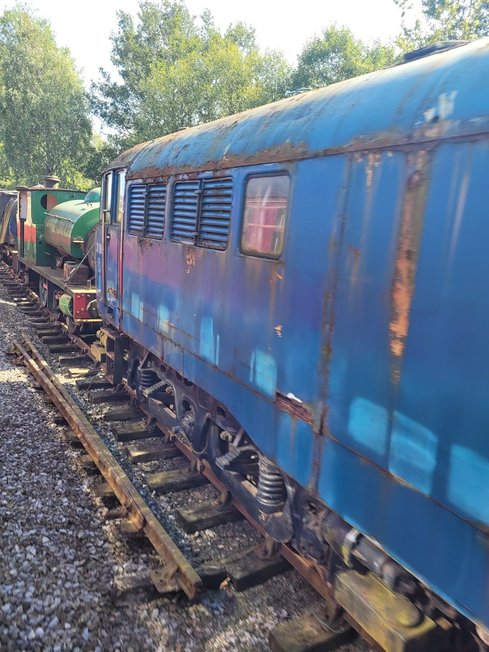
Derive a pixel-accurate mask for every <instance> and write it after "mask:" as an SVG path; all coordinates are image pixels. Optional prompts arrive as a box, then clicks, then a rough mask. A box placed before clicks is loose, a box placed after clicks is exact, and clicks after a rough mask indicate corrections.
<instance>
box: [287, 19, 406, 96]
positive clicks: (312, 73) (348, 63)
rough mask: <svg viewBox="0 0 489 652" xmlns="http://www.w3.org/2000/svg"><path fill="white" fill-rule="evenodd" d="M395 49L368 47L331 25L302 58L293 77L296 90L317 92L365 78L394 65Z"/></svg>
mask: <svg viewBox="0 0 489 652" xmlns="http://www.w3.org/2000/svg"><path fill="white" fill-rule="evenodd" d="M394 59H395V53H394V49H393V48H392V47H390V46H388V45H381V44H380V43H374V44H373V45H372V46H368V45H366V44H365V43H363V42H362V41H361V40H359V39H357V38H355V36H354V35H353V33H352V32H351V30H349V29H348V28H347V27H338V26H336V25H331V26H330V27H328V28H327V29H325V30H324V32H323V33H322V35H321V36H319V37H316V38H313V39H312V40H310V41H309V42H308V43H306V45H305V46H304V48H303V50H302V52H301V53H300V54H299V57H298V63H297V69H296V72H295V74H294V76H293V81H294V84H295V88H297V89H298V88H304V87H310V88H317V87H319V86H328V85H329V84H334V83H335V82H339V81H343V80H344V79H350V78H351V77H356V76H358V75H363V74H365V73H367V72H371V71H373V70H378V69H380V68H384V67H386V66H388V65H390V64H392V63H393V61H394Z"/></svg>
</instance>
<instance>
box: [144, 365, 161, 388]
mask: <svg viewBox="0 0 489 652" xmlns="http://www.w3.org/2000/svg"><path fill="white" fill-rule="evenodd" d="M157 382H158V376H157V375H156V372H154V371H153V370H152V369H140V370H139V385H140V387H141V389H147V388H148V387H151V386H152V385H154V384H155V383H157Z"/></svg>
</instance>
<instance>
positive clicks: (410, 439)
mask: <svg viewBox="0 0 489 652" xmlns="http://www.w3.org/2000/svg"><path fill="white" fill-rule="evenodd" d="M437 449H438V438H437V437H436V435H434V434H433V432H432V431H431V430H428V428H426V427H425V426H423V425H421V424H420V423H418V422H417V421H413V419H410V418H409V417H407V416H405V415H404V414H401V413H400V412H395V413H394V421H393V424H392V436H391V449H390V455H389V470H390V471H391V473H394V474H395V475H397V476H399V477H400V478H401V479H402V480H405V481H406V482H408V483H409V484H411V485H413V487H417V488H418V489H419V490H420V491H423V492H424V493H425V494H429V493H430V491H431V487H432V485H433V473H434V470H435V467H436V454H437Z"/></svg>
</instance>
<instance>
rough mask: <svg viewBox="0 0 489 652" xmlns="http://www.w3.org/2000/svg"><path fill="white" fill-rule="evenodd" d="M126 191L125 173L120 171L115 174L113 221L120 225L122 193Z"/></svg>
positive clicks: (122, 202)
mask: <svg viewBox="0 0 489 652" xmlns="http://www.w3.org/2000/svg"><path fill="white" fill-rule="evenodd" d="M125 189H126V171H125V170H121V171H120V172H118V173H117V207H116V213H115V221H116V223H117V224H121V223H122V211H123V208H124V191H125Z"/></svg>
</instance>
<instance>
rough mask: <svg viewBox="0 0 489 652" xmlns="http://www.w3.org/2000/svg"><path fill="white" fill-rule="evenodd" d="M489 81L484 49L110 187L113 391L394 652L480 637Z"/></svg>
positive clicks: (152, 146) (486, 470)
mask: <svg viewBox="0 0 489 652" xmlns="http://www.w3.org/2000/svg"><path fill="white" fill-rule="evenodd" d="M488 72H489V44H488V42H487V41H480V42H476V43H473V44H470V45H467V46H463V47H458V48H455V49H452V50H450V51H447V52H444V53H439V54H435V55H433V56H430V57H425V58H420V59H419V60H415V61H413V62H411V63H408V64H405V65H402V66H397V67H394V68H391V69H389V70H385V71H381V72H377V73H373V74H370V75H367V76H365V77H361V78H358V79H355V80H350V81H348V82H343V83H341V84H337V85H334V86H331V87H328V88H326V89H322V90H319V91H313V92H311V93H307V94H303V95H300V96H296V97H292V98H290V99H287V100H284V101H281V102H278V103H276V104H272V105H269V106H266V107H263V108H259V109H256V110H253V111H249V112H246V113H243V114H240V115H237V116H232V117H230V118H226V119H224V120H220V121H217V122H215V123H211V124H207V125H203V126H200V127H197V128H194V129H189V130H187V131H184V132H179V133H178V134H175V135H172V136H168V137H164V138H162V139H158V140H155V141H152V142H149V143H145V144H143V145H140V146H138V147H136V148H133V149H132V150H129V151H128V152H126V153H125V154H124V155H122V156H121V157H120V158H118V159H117V160H115V161H114V162H113V164H112V165H111V166H110V168H109V169H108V170H107V171H106V173H105V175H104V178H103V195H102V220H101V225H100V232H99V241H98V250H97V260H98V264H97V270H98V282H97V286H98V290H97V292H98V310H99V313H100V315H101V316H102V319H103V320H104V322H105V325H106V329H105V330H106V337H107V338H108V339H109V340H110V341H111V342H112V345H111V346H110V351H111V354H110V355H109V356H108V359H107V365H108V371H109V374H111V375H112V377H113V379H114V382H120V381H121V380H122V379H124V380H125V381H126V382H127V383H128V384H129V385H130V386H131V387H132V388H133V389H134V390H136V391H137V392H138V394H139V396H140V398H141V400H142V401H144V402H145V404H146V407H147V410H148V411H149V412H150V413H151V414H153V415H154V416H155V418H157V419H158V420H160V421H161V422H163V423H165V424H166V425H167V426H168V427H170V428H172V429H173V432H174V433H175V434H176V436H178V437H181V438H182V439H183V440H185V441H186V442H188V443H189V444H190V445H191V446H192V448H193V450H194V452H195V453H196V454H197V455H198V456H201V457H202V458H205V459H206V460H207V461H208V463H209V464H210V465H211V467H212V469H213V471H214V473H215V474H216V475H217V476H218V477H219V479H220V480H221V481H222V482H223V483H224V484H225V485H226V486H227V487H228V489H229V490H230V491H231V493H232V494H233V495H234V496H236V497H237V498H238V499H239V500H240V501H241V502H242V503H244V504H245V505H246V506H247V509H248V511H249V512H250V513H251V514H252V515H253V516H254V518H255V519H256V520H258V521H259V522H260V523H261V524H262V526H263V528H264V529H265V530H266V531H267V532H268V533H269V534H270V536H271V537H272V538H273V539H274V540H276V541H280V542H287V543H289V544H291V545H292V546H293V547H294V548H295V549H296V550H297V551H298V552H300V553H301V554H302V555H304V556H305V557H307V558H308V559H309V560H311V561H312V562H313V563H314V564H316V568H317V571H318V573H319V574H322V576H323V577H327V578H328V581H330V583H331V585H332V587H333V591H334V594H335V597H336V598H337V600H338V602H339V603H340V604H341V605H342V606H343V607H344V608H345V609H347V610H349V611H350V612H351V613H352V614H353V618H354V619H355V620H356V621H357V622H358V623H359V624H360V625H361V626H362V627H363V629H364V630H366V631H367V632H369V633H370V634H371V636H373V637H374V638H376V640H378V641H379V642H380V643H381V644H382V645H383V646H384V647H385V648H386V649H392V650H394V649H395V650H401V649H402V650H404V649H406V650H407V649H422V647H423V646H424V649H436V646H435V643H434V640H435V639H434V638H433V637H436V635H437V633H440V631H441V632H443V633H444V634H445V635H449V636H452V635H453V633H454V631H455V630H456V628H457V627H458V624H457V623H459V622H460V620H464V619H466V620H465V622H466V623H468V626H469V629H471V631H472V632H473V633H474V635H475V636H476V637H478V641H479V643H480V644H481V645H482V641H484V640H485V641H486V642H487V641H488V639H489V635H488V631H489V590H488V587H489V545H488V544H489V540H488V534H487V533H488V526H489V438H488V437H487V427H488V423H489V409H488V402H487V396H488V394H489V374H488V372H487V369H488V367H489V337H488V334H487V333H488V328H489V287H488V285H489V264H488V260H489V258H488V256H487V251H486V249H487V242H488V241H489V220H488V219H487V215H486V214H487V206H488V205H489V183H488V181H487V174H488V170H489V89H488V87H487V83H486V74H487V73H488ZM379 595H380V598H379V597H378V596H379ZM375 596H377V598H378V599H377V603H376V598H375ZM379 602H380V603H382V604H383V605H384V606H385V605H386V604H389V605H391V606H392V610H391V612H390V617H387V616H386V615H385V609H384V611H382V607H378V603H379ZM365 604H368V605H369V606H368V608H366V607H365ZM376 604H377V607H378V608H377V607H376ZM359 605H362V606H359ZM382 614H383V615H382ZM393 614H394V615H393ZM389 618H390V619H389ZM396 619H397V620H396ZM381 623H383V625H382V627H384V630H385V631H387V632H388V633H387V634H385V631H384V633H381V630H382V627H381ZM413 642H414V643H413ZM415 644H416V645H419V646H420V647H419V648H418V647H416V648H414V647H410V646H411V645H413V646H414V645H415Z"/></svg>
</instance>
